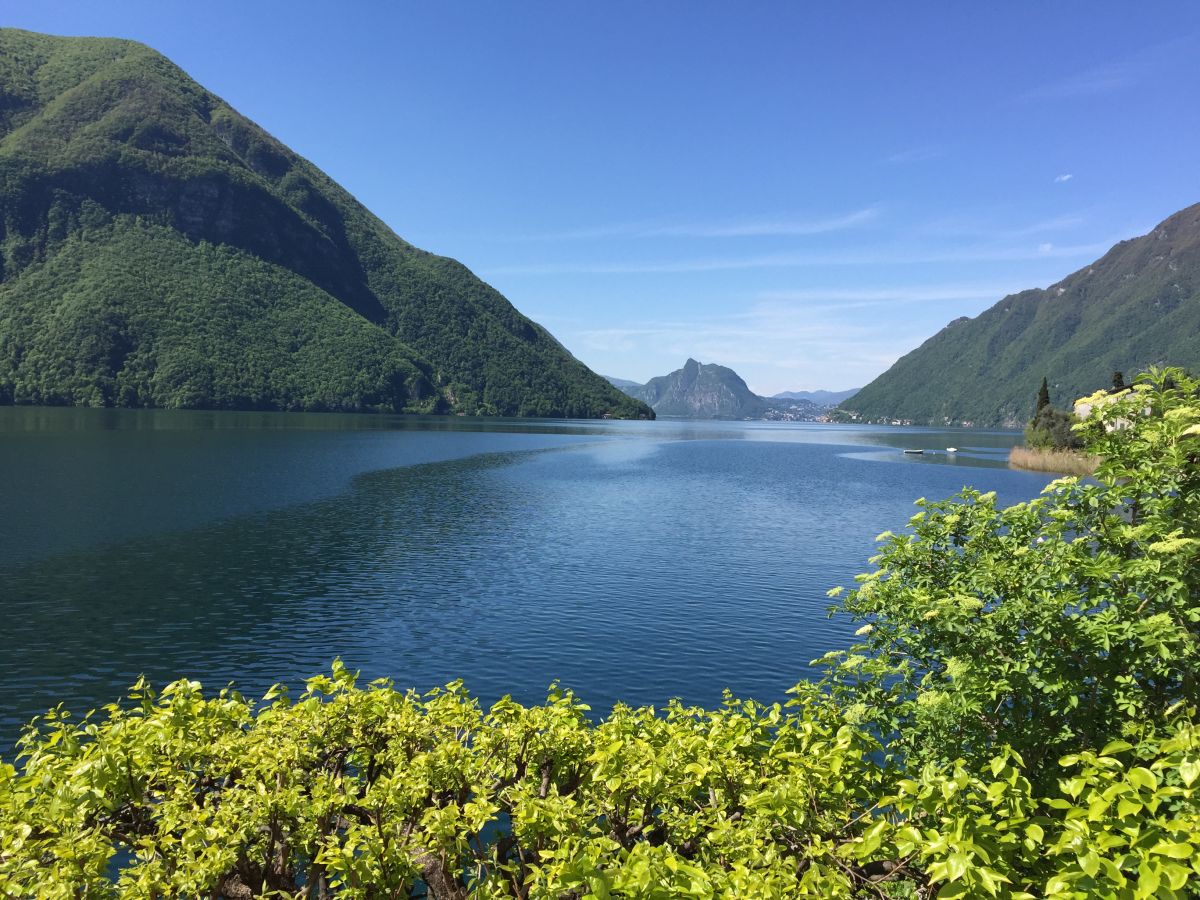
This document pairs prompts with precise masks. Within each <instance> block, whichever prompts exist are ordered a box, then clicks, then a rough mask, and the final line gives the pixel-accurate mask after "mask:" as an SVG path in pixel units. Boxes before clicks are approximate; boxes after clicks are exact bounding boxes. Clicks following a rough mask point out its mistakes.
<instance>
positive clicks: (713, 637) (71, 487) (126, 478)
mask: <svg viewBox="0 0 1200 900" xmlns="http://www.w3.org/2000/svg"><path fill="white" fill-rule="evenodd" d="M1018 440H1019V436H1018V435H1016V434H1015V433H1008V432H976V431H963V430H955V431H935V430H931V429H920V428H872V427H866V426H835V425H819V424H810V423H765V422H689V421H658V422H583V421H547V420H535V421H523V420H498V419H492V420H488V419H448V418H411V417H408V418H406V417H396V416H367V415H363V416H349V415H313V414H289V413H223V412H222V413H218V412H182V411H179V412H176V411H137V410H77V409H35V408H11V407H9V408H0V471H3V473H4V485H3V488H2V489H0V610H2V611H3V615H4V630H3V637H2V638H0V641H2V643H0V662H2V663H3V664H2V665H0V697H3V698H4V699H3V701H0V754H3V755H5V756H10V755H11V750H10V748H11V746H12V742H13V740H14V739H15V737H16V735H17V734H18V732H19V726H20V724H21V723H23V722H26V721H28V720H29V719H30V718H31V717H32V716H34V715H37V714H39V713H41V712H44V711H45V710H46V709H47V708H48V707H50V706H52V705H53V704H55V703H57V702H58V701H60V700H62V701H65V702H66V703H67V704H68V706H69V708H71V709H72V710H74V711H76V712H77V713H82V712H84V711H86V710H87V709H89V708H92V707H95V706H97V705H100V704H103V703H107V702H110V701H112V700H115V699H116V698H117V697H119V696H120V695H121V694H122V693H123V692H124V691H125V690H126V688H127V687H128V685H129V684H130V683H131V682H132V681H133V680H134V679H135V678H136V677H137V676H138V675H139V674H145V675H146V676H147V677H149V678H150V679H151V680H152V681H153V682H155V683H156V684H157V685H159V686H161V685H162V684H163V683H165V682H166V681H168V680H172V679H174V678H177V677H182V676H187V677H189V678H194V679H198V680H200V681H202V682H203V683H204V684H205V685H206V687H209V688H212V689H216V688H218V687H220V686H222V685H224V684H226V683H228V682H230V681H235V682H236V683H237V685H238V686H239V688H241V689H242V690H243V691H245V692H246V693H247V694H248V695H249V694H253V695H261V693H262V692H263V691H264V690H265V689H266V688H267V687H269V686H270V685H271V684H272V683H274V682H276V681H284V682H288V683H291V684H295V685H299V684H300V683H301V682H302V680H303V679H304V678H305V677H307V676H310V675H313V674H317V673H319V672H321V671H324V670H325V669H327V667H328V664H329V662H330V661H331V660H332V659H333V658H334V657H336V656H341V657H342V658H343V659H344V660H345V661H346V663H347V665H349V666H350V667H352V668H359V669H361V670H362V671H363V674H364V677H369V678H376V677H380V676H388V677H391V678H393V679H395V680H396V682H397V684H398V685H399V686H403V687H408V686H412V687H416V688H418V689H420V690H427V689H429V688H431V687H434V686H436V685H439V684H443V683H445V682H447V681H450V680H452V679H455V678H462V679H464V680H465V681H466V683H467V686H468V687H469V688H470V690H471V691H472V692H474V693H475V694H476V695H478V696H479V697H480V698H481V699H482V700H483V701H484V702H485V703H488V702H491V701H493V700H495V699H497V698H498V697H500V696H502V695H503V694H506V693H510V694H512V695H513V696H514V697H515V698H516V699H518V700H519V701H521V702H525V703H535V702H539V701H540V700H542V699H544V698H545V693H546V688H547V686H548V685H549V684H550V683H551V682H552V681H555V680H559V681H561V682H562V683H563V684H564V685H567V686H569V687H572V688H574V689H575V690H576V691H577V692H578V693H579V694H580V695H581V697H582V698H583V699H584V700H585V701H587V702H589V703H591V704H592V706H593V708H594V709H595V710H597V711H598V712H604V711H607V709H609V708H611V706H612V704H613V703H614V702H616V701H618V700H620V701H624V702H627V703H631V704H656V705H657V704H661V703H663V702H664V701H666V700H667V699H669V698H671V697H682V698H683V699H685V700H686V701H688V702H694V703H700V704H707V705H711V704H715V703H718V702H720V699H721V694H722V691H723V689H725V688H729V689H731V690H733V691H734V692H735V693H736V694H739V695H741V696H752V697H755V698H757V699H760V700H764V701H774V700H781V699H783V698H784V696H785V691H786V690H787V688H788V687H790V686H791V685H793V684H795V683H796V682H797V681H799V680H800V679H802V678H805V677H808V676H810V675H811V674H812V670H811V669H810V668H809V666H808V663H809V661H810V660H812V659H814V658H815V657H817V656H819V655H821V654H822V653H824V652H825V651H826V650H828V649H832V648H835V647H839V646H844V645H845V644H847V643H848V642H849V640H850V636H851V634H852V632H853V629H854V626H853V625H852V624H851V623H850V622H849V621H848V620H845V619H844V618H841V617H835V618H833V619H830V618H828V617H827V615H826V609H827V607H828V606H829V603H830V601H829V600H828V599H827V598H826V591H827V590H828V589H829V588H830V587H833V586H835V585H839V584H848V583H849V582H850V581H851V579H852V577H853V576H854V574H855V573H857V572H862V571H867V570H868V569H869V565H868V563H867V558H868V557H869V556H870V555H871V552H872V548H873V546H874V543H873V541H874V537H875V535H876V534H878V533H879V532H881V531H883V530H885V529H894V530H898V529H900V528H902V527H903V526H904V524H905V523H906V522H907V520H908V518H909V516H911V515H912V514H913V512H914V511H915V510H914V508H913V506H912V502H913V500H914V499H915V498H917V497H920V496H925V497H929V498H931V499H932V498H940V497H945V496H949V495H951V494H953V493H954V492H956V491H957V490H959V489H960V488H962V487H963V486H964V485H972V486H975V487H978V488H980V489H981V490H995V491H996V492H997V493H998V494H999V496H1000V498H1001V500H1002V501H1005V502H1009V503H1012V502H1018V501H1020V500H1024V499H1028V498H1030V497H1033V496H1035V495H1037V493H1038V492H1039V491H1040V490H1041V489H1042V487H1043V486H1044V485H1045V484H1046V483H1047V481H1048V480H1049V478H1050V476H1047V475H1044V474H1038V473H1029V472H1017V471H1011V470H1009V469H1008V468H1007V467H1006V465H1005V462H1004V460H1005V456H1006V454H1007V450H1008V448H1009V447H1010V446H1012V445H1013V444H1014V443H1016V442H1017V441H1018ZM947 446H956V447H958V448H959V452H958V453H956V454H947V453H946V452H945V448H946V447H947ZM903 448H925V449H928V450H929V451H931V452H929V453H926V454H925V455H921V456H915V455H905V454H903V453H902V452H901V450H902V449H903Z"/></svg>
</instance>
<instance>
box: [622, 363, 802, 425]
mask: <svg viewBox="0 0 1200 900" xmlns="http://www.w3.org/2000/svg"><path fill="white" fill-rule="evenodd" d="M609 381H610V382H611V383H612V384H614V385H616V386H617V387H618V388H620V389H621V390H622V391H624V392H625V393H627V394H629V396H631V397H635V398H637V399H638V400H641V401H643V402H644V403H647V404H649V406H650V407H651V408H653V409H654V411H655V413H656V414H657V415H660V416H675V417H681V418H689V419H764V418H767V419H789V420H809V419H814V418H816V417H817V416H818V415H820V413H821V411H822V407H820V406H818V405H816V404H814V403H812V402H810V401H808V400H805V399H788V398H785V399H767V398H765V397H760V396H758V395H757V394H755V393H754V392H753V391H751V390H750V388H749V387H747V386H746V382H745V381H743V380H742V377H741V376H740V375H738V373H737V372H735V371H734V370H733V369H730V368H728V367H726V366H721V365H717V364H716V363H702V362H699V361H698V360H695V359H692V358H691V357H688V359H687V361H686V362H684V364H683V366H682V367H681V368H678V369H676V370H675V371H674V372H671V373H670V374H668V375H660V376H659V377H657V378H651V379H650V380H649V381H648V382H646V383H645V384H637V383H635V382H631V381H626V380H624V379H620V378H609Z"/></svg>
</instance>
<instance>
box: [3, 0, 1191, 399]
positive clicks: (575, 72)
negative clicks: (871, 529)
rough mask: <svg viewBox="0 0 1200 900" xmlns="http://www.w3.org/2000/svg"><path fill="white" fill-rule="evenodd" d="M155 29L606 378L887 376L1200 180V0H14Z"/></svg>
mask: <svg viewBox="0 0 1200 900" xmlns="http://www.w3.org/2000/svg"><path fill="white" fill-rule="evenodd" d="M0 24H3V25H8V26H15V27H21V28H29V29H33V30H37V31H46V32H51V33H56V34H103V35H110V36H120V37H129V38H134V39H137V40H141V41H144V42H146V43H148V44H150V45H152V46H154V47H155V48H157V49H158V50H161V51H162V52H163V53H166V54H167V55H168V56H170V57H171V58H172V59H173V60H175V61H176V62H177V63H178V64H180V65H181V66H182V67H183V68H184V69H185V70H187V71H188V72H189V73H190V74H191V75H192V76H193V77H195V78H196V79H197V80H198V81H200V82H201V83H202V84H204V85H205V86H206V87H208V88H209V89H211V90H213V91H214V92H215V93H217V94H219V95H221V96H222V97H224V98H225V99H226V100H227V101H229V102H230V103H231V104H232V105H233V106H234V107H236V108H237V109H239V110H240V111H241V112H242V113H244V114H245V115H247V116H249V117H250V118H252V119H254V120H255V121H257V122H259V123H260V124H261V125H263V126H264V127H265V128H267V129H268V130H269V131H271V132H272V133H274V134H275V135H276V136H277V137H279V138H280V139H281V140H283V141H284V142H285V143H287V144H288V145H290V146H291V147H292V148H293V149H295V150H296V151H297V152H299V153H301V154H303V155H304V156H307V157H308V158H309V159H311V160H312V161H313V162H315V163H316V164H317V165H319V166H320V167H321V168H323V169H324V170H325V171H327V172H328V173H329V174H330V175H331V176H333V177H334V178H335V179H337V180H338V181H339V182H340V183H341V184H342V185H344V186H345V187H346V188H347V189H349V190H350V191H351V192H352V193H353V194H355V196H357V197H358V199H359V200H361V201H362V202H363V203H364V204H365V205H366V206H368V207H369V208H370V209H372V210H373V211H374V212H375V213H377V214H378V215H379V216H380V217H381V218H382V219H383V220H384V221H385V222H387V223H388V224H389V225H390V226H391V227H392V228H393V229H394V230H395V231H396V232H397V233H398V234H400V235H401V236H402V237H404V238H406V239H407V240H409V241H411V242H412V243H414V244H416V245H418V246H420V247H423V248H425V249H428V250H431V251H434V252H437V253H443V254H446V255H449V256H453V257H455V258H457V259H459V260H461V261H462V262H464V263H465V264H466V265H468V266H469V267H470V268H471V269H473V270H474V271H475V272H476V273H477V274H479V275H480V276H481V277H482V278H484V279H485V280H487V281H488V282H489V283H491V284H493V285H495V286H496V287H497V288H498V289H499V290H500V291H502V292H503V293H504V294H505V295H506V296H507V297H508V298H509V299H510V300H511V301H512V302H513V303H514V304H515V305H516V306H517V308H518V309H520V310H521V311H522V312H524V313H526V314H527V315H529V316H531V317H533V318H534V319H536V320H537V321H539V322H541V323H542V324H544V325H545V326H546V327H547V328H549V329H550V330H551V331H552V332H553V333H554V334H555V335H556V336H557V337H558V338H559V339H560V340H561V341H562V342H563V343H564V344H565V345H566V346H567V347H568V349H570V350H571V351H572V352H573V353H574V354H575V355H576V356H578V357H579V358H580V359H582V360H583V361H584V362H585V363H587V364H588V365H589V366H591V367H592V368H593V369H595V370H597V371H599V372H601V373H603V374H608V375H617V376H621V377H625V378H632V379H636V380H639V381H642V380H645V379H647V378H650V377H652V376H654V375H660V374H664V373H666V372H668V371H670V370H672V369H674V368H678V367H679V366H680V365H681V364H682V363H683V361H684V359H686V357H688V356H693V357H696V358H697V359H700V360H701V361H703V362H718V363H721V364H724V365H728V366H731V367H733V368H734V369H736V370H737V371H738V372H739V373H741V374H742V375H743V377H745V378H746V380H747V382H748V383H749V384H750V386H751V388H753V389H755V390H756V391H758V392H760V393H767V394H770V393H775V392H777V391H782V390H794V389H806V388H829V389H840V388H847V387H853V386H858V385H861V384H863V383H865V382H867V381H869V380H870V379H871V378H873V377H874V376H876V375H878V374H879V373H880V372H882V371H883V370H884V369H886V368H887V366H888V365H890V364H891V363H892V362H893V361H895V360H896V359H897V358H898V357H899V356H901V355H902V354H904V353H906V352H907V351H909V350H911V349H912V348H913V347H915V346H917V345H918V344H919V343H920V342H921V341H923V340H924V339H925V338H927V337H929V336H930V335H932V334H933V333H934V332H936V331H937V330H938V329H940V328H941V327H942V326H943V325H945V324H946V323H947V322H949V321H950V320H951V319H954V318H956V317H958V316H962V315H975V314H977V313H978V312H980V311H982V310H983V309H985V308H986V307H988V306H990V305H991V304H993V303H994V302H996V301H997V300H999V299H1000V297H1001V296H1003V295H1004V294H1006V293H1009V292H1012V291H1016V290H1020V289H1023V288H1026V287H1044V286H1046V285H1049V284H1051V283H1053V282H1055V281H1057V280H1058V279H1060V278H1062V277H1063V276H1065V275H1067V274H1068V273H1070V272H1072V271H1074V270H1075V269H1077V268H1080V267H1081V266H1083V265H1085V264H1086V263H1088V262H1089V261H1091V260H1092V259H1094V258H1096V257H1098V256H1099V255H1101V254H1102V253H1103V252H1104V251H1105V250H1107V249H1108V247H1109V246H1111V245H1112V244H1113V243H1115V242H1116V241H1118V240H1121V239H1124V238H1128V237H1132V236H1134V235H1137V234H1141V233H1144V232H1145V231H1147V230H1149V229H1150V228H1151V227H1153V225H1154V224H1156V223H1157V222H1158V221H1160V220H1161V219H1163V218H1165V217H1166V216H1168V215H1170V214H1171V213H1172V212H1175V211H1176V210H1179V209H1181V208H1183V207H1184V206H1188V205H1190V204H1192V203H1195V202H1198V201H1200V167H1198V166H1197V164H1196V159H1197V155H1196V154H1197V145H1198V139H1200V66H1198V65H1197V64H1196V60H1197V59H1200V4H1196V3H1190V2H1189V3H1183V2H1180V3H1141V4H1130V3H1098V2H1087V3H1083V2H1056V3H1053V4H1047V3H1004V4H986V5H985V4H978V3H923V4H917V3H904V4H900V3H882V2H881V3H876V4H871V3H858V4H833V3H829V4H816V3H812V4H804V3H791V2H788V3H784V2H779V3H768V2H752V3H736V4H735V3H702V2H678V3H675V2H655V3H641V2H636V3H632V2H631V3H624V2H606V3H593V4H584V3H582V2H562V0H559V2H513V3H507V4H505V3H498V2H453V0H446V2H433V0H426V2H422V3H405V2H398V3H383V2H379V3H343V4H336V5H335V4H330V3H305V2H297V0H294V2H288V3H279V2H272V0H242V2H239V3H225V2H214V0H209V2H205V3H190V4H184V3H171V2H163V0H156V2H153V3H141V2H132V0H128V2H119V3H111V4H107V3H96V2H94V0H89V2H59V0H38V2H37V3H33V2H28V0H22V2H19V3H17V2H12V0H0Z"/></svg>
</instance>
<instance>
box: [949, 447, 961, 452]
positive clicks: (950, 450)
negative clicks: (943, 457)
mask: <svg viewBox="0 0 1200 900" xmlns="http://www.w3.org/2000/svg"><path fill="white" fill-rule="evenodd" d="M946 452H947V453H957V452H958V448H957V447H947V448H946Z"/></svg>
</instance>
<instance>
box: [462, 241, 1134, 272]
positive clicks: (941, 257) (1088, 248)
mask: <svg viewBox="0 0 1200 900" xmlns="http://www.w3.org/2000/svg"><path fill="white" fill-rule="evenodd" d="M1112 243H1114V242H1109V243H1100V244H1080V245H1072V246H1062V247H1059V246H1053V245H1052V246H1050V248H1049V249H1046V245H1045V244H1041V245H1038V246H1035V247H1030V246H1026V245H1020V246H1012V247H979V248H972V247H966V248H960V249H951V250H945V251H933V252H921V251H910V250H906V249H904V248H888V249H883V250H880V251H876V252H859V253H845V254H808V253H771V254H760V255H756V256H723V257H698V258H691V259H674V260H647V261H644V262H619V263H607V262H561V263H532V264H518V265H506V266H496V267H494V268H491V269H488V270H486V271H485V272H484V273H483V274H484V275H485V276H488V277H493V276H496V275H654V274H671V273H683V272H721V271H732V270H737V269H803V268H817V267H838V266H881V265H888V266H899V265H913V264H930V263H955V262H958V263H969V262H1018V261H1021V260H1032V259H1045V258H1046V257H1055V258H1064V259H1070V258H1078V257H1095V256H1098V255H1099V254H1101V253H1103V252H1104V251H1106V250H1108V249H1109V247H1111V246H1112Z"/></svg>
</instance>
